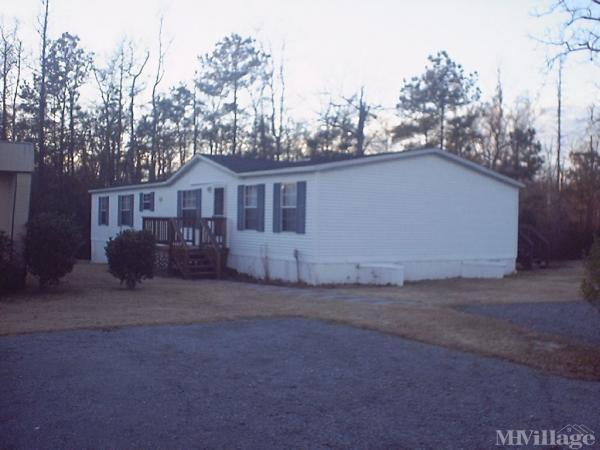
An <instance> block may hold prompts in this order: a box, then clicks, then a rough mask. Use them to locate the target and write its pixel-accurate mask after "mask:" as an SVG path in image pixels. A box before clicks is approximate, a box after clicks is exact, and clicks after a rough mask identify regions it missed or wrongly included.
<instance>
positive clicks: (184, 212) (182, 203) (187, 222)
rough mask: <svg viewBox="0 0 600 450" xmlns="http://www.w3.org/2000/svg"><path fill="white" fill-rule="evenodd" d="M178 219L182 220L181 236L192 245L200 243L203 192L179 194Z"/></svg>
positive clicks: (180, 192) (195, 190)
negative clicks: (199, 230)
mask: <svg viewBox="0 0 600 450" xmlns="http://www.w3.org/2000/svg"><path fill="white" fill-rule="evenodd" d="M177 217H179V218H181V219H182V223H181V228H180V231H181V234H182V235H183V239H184V240H185V241H186V242H188V243H189V244H191V245H196V244H197V242H198V229H199V227H200V225H199V223H198V222H199V221H200V218H201V217H202V190H201V189H193V190H188V191H178V192H177Z"/></svg>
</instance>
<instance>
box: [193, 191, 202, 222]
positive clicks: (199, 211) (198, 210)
mask: <svg viewBox="0 0 600 450" xmlns="http://www.w3.org/2000/svg"><path fill="white" fill-rule="evenodd" d="M195 192H196V223H197V224H198V225H200V219H201V218H202V189H196V191H195Z"/></svg>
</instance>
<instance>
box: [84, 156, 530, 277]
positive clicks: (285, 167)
mask: <svg viewBox="0 0 600 450" xmlns="http://www.w3.org/2000/svg"><path fill="white" fill-rule="evenodd" d="M520 187H522V185H521V184H520V183H518V182H516V181H514V180H512V179H510V178H507V177H505V176H502V175H500V174H497V173H496V172H493V171H491V170H488V169H486V168H484V167H482V166H479V165H477V164H474V163H472V162H470V161H467V160H465V159H462V158H459V157H457V156H455V155H452V154H450V153H447V152H444V151H442V150H438V149H427V150H415V151H407V152H400V153H385V154H376V155H368V156H363V157H353V158H346V159H343V160H336V161H331V160H329V161H323V160H321V161H318V160H317V161H314V160H313V161H297V162H277V161H270V160H259V159H249V158H242V157H234V156H211V155H197V156H195V157H194V158H193V159H192V160H190V161H189V162H188V163H187V164H185V165H184V166H183V167H182V168H181V169H180V170H179V171H178V172H177V173H175V174H174V175H173V176H171V178H169V179H168V180H166V181H163V182H156V183H146V184H141V185H135V186H123V187H111V188H104V189H96V190H92V191H90V192H91V194H92V208H91V209H92V217H91V239H92V242H91V244H92V261H94V262H105V261H106V257H105V252H104V246H105V244H106V241H107V240H108V239H109V238H110V237H112V236H114V235H115V234H116V233H118V232H119V230H121V229H125V228H135V229H142V228H143V227H144V228H146V229H150V230H152V232H153V233H154V234H155V236H156V237H157V239H158V241H159V242H161V243H162V244H164V245H165V246H168V247H169V248H170V251H169V252H168V253H166V254H167V255H170V256H167V258H168V259H169V260H170V262H171V263H172V262H173V255H174V254H175V255H177V254H178V252H180V251H181V247H182V245H183V246H184V247H186V250H185V252H187V253H186V255H188V256H186V257H188V259H190V261H189V264H190V267H192V266H193V264H194V262H193V261H192V259H193V258H194V257H195V256H190V255H196V256H198V255H197V252H198V251H199V250H198V247H200V248H202V247H203V245H204V246H206V245H209V246H213V247H215V248H216V246H217V244H218V245H219V246H221V247H224V248H227V249H228V255H227V250H225V251H224V252H223V253H222V257H223V258H225V257H227V266H228V267H230V268H233V269H235V270H237V271H239V272H242V273H245V274H249V275H252V276H255V277H259V278H265V277H268V278H271V279H280V280H286V281H301V282H306V283H309V284H326V283H376V284H387V283H391V284H398V285H401V284H403V282H404V280H407V281H411V280H422V279H434V278H448V277H502V276H504V275H506V274H509V273H512V272H514V270H515V260H516V257H517V235H518V204H519V188H520ZM176 217H180V218H181V219H174V218H176ZM213 217H214V219H213ZM200 219H203V220H200ZM202 243H204V244H202ZM213 256H214V254H213ZM198 257H199V256H198ZM210 259H211V260H212V261H213V262H214V261H215V258H214V257H211V258H210ZM182 261H183V260H182ZM186 264H187V262H186V261H183V262H181V261H179V262H177V261H175V264H174V265H175V267H173V265H171V269H173V268H175V269H176V270H177V269H178V268H179V269H181V270H179V271H180V272H181V273H182V274H184V275H190V276H192V275H193V274H194V271H193V270H191V271H187V269H186V267H188V266H187V265H186ZM203 264H206V265H209V261H204V262H200V263H199V265H200V266H202V267H204V266H203ZM197 273H198V274H207V273H208V272H206V271H203V269H200V268H198V269H197Z"/></svg>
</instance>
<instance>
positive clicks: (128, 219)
mask: <svg viewBox="0 0 600 450" xmlns="http://www.w3.org/2000/svg"><path fill="white" fill-rule="evenodd" d="M119 225H128V226H130V227H132V226H133V195H119Z"/></svg>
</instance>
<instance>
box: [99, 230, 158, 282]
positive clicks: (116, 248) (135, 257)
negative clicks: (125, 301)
mask: <svg viewBox="0 0 600 450" xmlns="http://www.w3.org/2000/svg"><path fill="white" fill-rule="evenodd" d="M105 250H106V257H107V258H108V271H109V272H110V273H111V274H112V275H113V276H115V277H117V278H118V279H119V280H120V281H121V283H123V282H125V284H126V285H127V288H128V289H134V288H135V285H136V284H137V283H141V282H142V278H152V277H153V275H154V252H155V245H154V236H153V235H152V233H150V232H148V231H134V230H125V231H122V232H120V233H119V234H118V235H117V236H116V237H115V238H114V239H112V238H111V239H109V241H108V243H107V244H106V247H105Z"/></svg>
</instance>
